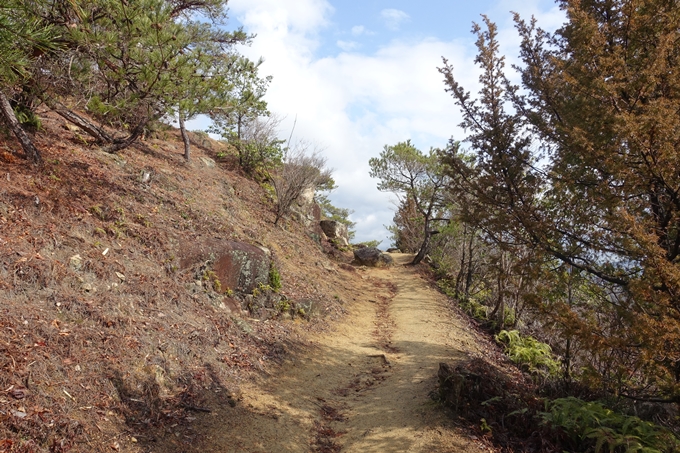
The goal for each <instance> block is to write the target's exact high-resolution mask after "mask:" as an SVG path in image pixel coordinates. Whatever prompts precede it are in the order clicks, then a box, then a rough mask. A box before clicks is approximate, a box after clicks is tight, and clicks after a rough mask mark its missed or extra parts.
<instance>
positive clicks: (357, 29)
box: [352, 25, 366, 36]
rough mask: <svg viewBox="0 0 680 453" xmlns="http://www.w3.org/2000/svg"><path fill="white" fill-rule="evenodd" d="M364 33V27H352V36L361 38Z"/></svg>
mask: <svg viewBox="0 0 680 453" xmlns="http://www.w3.org/2000/svg"><path fill="white" fill-rule="evenodd" d="M364 33H366V27H364V26H363V25H355V26H354V27H352V35H353V36H361V35H363V34H364Z"/></svg>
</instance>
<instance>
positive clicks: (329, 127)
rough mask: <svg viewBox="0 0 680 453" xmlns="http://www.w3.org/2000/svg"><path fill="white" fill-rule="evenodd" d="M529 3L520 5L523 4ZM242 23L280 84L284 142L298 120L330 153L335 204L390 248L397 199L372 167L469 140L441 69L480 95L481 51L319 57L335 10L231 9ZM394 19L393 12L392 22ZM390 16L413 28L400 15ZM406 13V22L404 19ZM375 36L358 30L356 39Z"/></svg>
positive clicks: (434, 44) (301, 0) (309, 3)
mask: <svg viewBox="0 0 680 453" xmlns="http://www.w3.org/2000/svg"><path fill="white" fill-rule="evenodd" d="M517 1H519V0H517ZM229 4H230V7H231V11H232V14H233V15H234V16H235V17H237V18H238V19H239V20H240V21H241V23H243V25H244V26H245V28H246V30H247V31H248V32H252V33H256V34H257V37H256V38H255V40H254V43H253V45H252V47H247V48H244V49H243V52H244V53H245V54H246V55H247V56H249V57H251V58H254V59H257V58H259V57H260V56H262V57H264V60H265V62H264V64H263V65H262V67H261V73H262V75H273V76H274V79H273V81H272V84H271V86H270V88H269V91H268V93H267V96H266V99H267V102H268V104H269V108H270V110H271V111H272V112H275V113H278V114H281V115H285V116H287V118H286V119H285V120H284V122H283V123H282V131H281V134H282V136H284V137H286V138H287V137H288V135H289V134H290V132H291V130H292V128H293V123H294V121H295V131H294V133H295V137H294V138H303V139H306V140H309V141H312V142H315V143H320V144H321V145H322V146H323V147H325V152H324V153H325V155H326V156H327V157H328V162H329V166H330V167H332V168H333V169H334V174H333V176H334V178H335V180H336V182H337V184H338V186H339V187H338V189H337V190H336V191H335V192H333V193H332V194H331V196H330V198H331V200H332V202H333V204H335V205H336V206H339V207H343V208H349V209H353V210H354V211H355V213H354V214H353V215H352V217H351V218H352V220H353V221H355V222H357V226H356V228H357V240H359V241H363V240H372V239H378V240H383V244H382V246H385V247H386V246H389V241H388V240H387V234H388V233H387V231H386V230H385V229H384V225H389V224H390V223H391V221H392V218H393V216H394V210H395V206H394V196H393V195H391V194H386V193H381V192H379V191H378V190H377V188H376V184H377V181H376V180H372V179H371V178H369V176H368V173H369V167H368V160H369V158H371V157H376V156H378V155H379V153H380V151H381V150H382V149H383V147H384V146H385V145H393V144H396V143H397V142H399V141H403V140H407V139H412V140H413V142H414V143H415V144H416V146H418V147H419V148H421V149H422V150H423V151H426V150H427V149H429V147H430V146H435V147H441V146H445V145H446V143H447V141H448V139H449V138H450V137H451V136H452V135H453V136H454V137H455V138H456V139H462V138H463V137H464V134H463V132H462V131H459V130H458V128H457V125H458V124H459V123H460V121H461V117H460V114H459V113H458V109H457V108H456V106H455V104H454V102H453V100H452V99H451V98H450V96H449V95H447V94H446V93H445V92H444V84H443V83H442V76H441V74H439V73H438V71H437V67H438V66H441V65H442V61H441V56H446V57H447V58H448V59H449V60H450V63H452V64H453V65H454V67H455V68H456V70H457V74H459V81H460V82H461V83H462V85H463V86H464V87H465V88H466V89H468V90H471V91H472V92H475V91H476V87H477V83H478V82H477V78H478V71H477V70H476V68H475V67H474V65H473V63H472V60H473V58H474V52H475V49H474V48H470V46H469V43H468V42H462V41H461V42H458V41H451V42H446V41H442V40H438V39H434V38H429V39H423V40H420V41H415V42H413V41H409V42H405V41H399V40H394V41H391V42H389V43H387V44H384V45H383V46H382V47H380V48H379V49H378V50H377V51H374V52H372V53H370V54H367V53H360V52H356V51H354V52H348V51H349V50H355V49H356V47H355V43H354V42H353V41H337V42H336V44H337V45H338V46H339V47H340V48H341V49H343V50H345V51H346V52H342V53H340V54H339V55H335V56H329V57H323V58H318V57H316V56H315V51H316V49H318V48H319V47H320V44H321V40H320V31H322V30H323V29H324V27H326V26H328V25H329V22H330V20H329V17H330V14H331V13H332V11H333V10H332V7H331V6H330V4H329V3H328V2H327V1H325V0H289V1H286V2H281V1H280V0H231V1H230V3H229ZM385 11H393V12H392V13H385ZM385 11H383V13H384V14H383V17H384V18H386V19H388V18H392V20H394V21H396V23H397V24H398V23H399V21H402V22H403V20H406V19H408V15H406V13H403V12H401V11H398V10H385ZM395 12H396V13H395ZM365 32H366V30H365V28H363V27H362V26H356V27H354V28H353V29H352V33H353V34H355V36H356V35H360V34H362V33H365Z"/></svg>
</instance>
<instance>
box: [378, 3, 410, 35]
mask: <svg viewBox="0 0 680 453" xmlns="http://www.w3.org/2000/svg"><path fill="white" fill-rule="evenodd" d="M380 18H381V19H382V20H383V22H384V23H385V27H387V28H388V29H389V30H393V31H396V30H399V27H401V24H402V23H404V22H406V21H408V20H409V19H410V18H411V16H409V15H408V14H406V13H405V12H404V11H401V10H399V9H392V8H389V9H383V10H382V11H380Z"/></svg>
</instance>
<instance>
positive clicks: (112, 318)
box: [0, 112, 355, 452]
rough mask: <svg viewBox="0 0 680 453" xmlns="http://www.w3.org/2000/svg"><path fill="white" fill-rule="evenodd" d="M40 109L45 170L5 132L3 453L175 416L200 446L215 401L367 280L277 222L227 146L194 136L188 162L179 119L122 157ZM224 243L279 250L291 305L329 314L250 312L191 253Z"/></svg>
mask: <svg viewBox="0 0 680 453" xmlns="http://www.w3.org/2000/svg"><path fill="white" fill-rule="evenodd" d="M40 115H41V117H42V118H43V128H44V129H43V130H42V131H41V132H39V133H38V134H37V136H36V144H37V145H38V146H39V148H40V149H41V150H42V152H43V157H44V161H45V164H44V166H43V167H40V168H35V167H31V166H30V165H28V164H27V163H26V162H25V161H23V160H20V159H17V158H16V157H14V155H13V154H12V152H11V151H12V150H18V149H19V146H18V145H17V144H16V143H15V142H14V141H13V140H12V139H10V138H8V137H6V136H5V137H2V138H0V162H1V164H0V168H1V172H2V173H1V174H0V176H1V177H0V353H1V355H0V391H1V393H0V451H2V450H5V451H22V452H23V451H26V452H28V451H36V452H37V451H83V452H85V451H88V452H97V451H112V449H113V450H121V451H123V450H124V451H147V450H149V449H151V450H153V448H151V447H150V445H153V442H154V441H155V440H156V439H160V438H163V437H164V434H165V431H166V429H168V428H169V427H171V426H172V427H173V428H172V432H173V433H175V434H176V436H177V438H178V439H179V440H181V441H182V442H186V443H191V442H193V441H194V440H195V436H196V433H195V432H193V431H192V429H191V427H190V425H189V424H188V423H186V420H187V419H188V418H190V417H191V416H192V414H194V413H201V412H202V411H203V410H204V409H205V408H204V407H203V406H202V404H203V401H204V400H206V398H211V399H214V395H215V394H216V393H215V391H217V394H219V395H221V396H220V397H221V398H222V399H223V401H224V403H225V404H228V405H235V404H237V403H238V401H237V399H238V386H239V383H240V382H242V381H243V379H246V378H248V377H249V376H251V375H252V374H253V373H255V372H258V373H259V372H266V371H267V370H268V369H269V368H270V367H271V365H270V364H271V363H272V362H276V361H278V360H280V358H281V357H282V356H283V355H284V354H285V350H286V349H291V348H295V345H297V344H302V343H303V341H304V340H303V337H301V334H300V332H307V331H313V330H318V329H323V328H324V326H325V325H326V323H327V321H326V320H328V319H334V318H335V317H336V316H338V315H339V314H340V313H341V312H342V311H343V308H342V305H343V301H344V298H346V297H348V296H346V295H345V294H349V293H348V291H350V290H351V283H349V282H350V281H351V278H355V277H348V276H349V275H350V274H351V272H350V271H348V270H344V269H342V268H341V267H339V266H338V265H337V263H335V264H334V263H333V262H331V261H330V260H329V259H328V258H327V256H326V255H324V254H323V253H322V250H321V248H320V246H319V245H318V244H317V243H316V242H314V240H312V239H311V238H310V236H311V235H310V234H309V232H308V231H307V230H306V229H305V228H304V227H303V226H302V225H300V224H299V223H296V222H293V221H288V222H285V223H284V225H282V226H281V225H280V226H278V227H274V225H273V219H274V214H273V212H272V208H271V201H270V198H269V197H268V195H267V193H266V192H265V190H263V189H262V188H261V187H260V186H259V185H258V184H257V183H255V182H253V181H252V180H250V179H247V178H245V177H244V176H243V175H241V174H240V173H239V171H238V167H237V165H236V164H235V162H234V158H233V156H232V155H230V152H229V150H228V149H226V148H222V147H221V146H223V145H220V144H218V143H217V142H212V141H210V140H207V139H205V138H201V137H199V136H194V139H195V141H196V142H197V143H202V144H203V145H202V146H201V147H199V146H194V147H193V159H192V162H190V163H185V162H184V160H183V158H182V146H181V141H180V139H179V133H178V132H177V131H175V130H172V129H171V130H168V131H165V132H159V133H157V134H156V135H157V137H158V138H153V139H151V138H147V139H146V140H144V141H142V142H141V143H140V144H139V145H137V146H135V147H133V148H130V149H127V150H125V151H123V152H121V153H119V154H118V155H112V154H107V153H105V152H103V151H102V150H101V149H100V148H99V147H98V146H96V145H93V144H90V143H88V142H87V140H86V139H85V138H84V136H83V135H82V134H80V133H79V132H78V130H74V129H73V128H72V127H71V126H68V125H67V124H66V123H65V122H64V121H63V120H62V119H60V118H59V117H56V116H54V115H52V114H50V113H49V112H40ZM218 156H219V157H218ZM215 161H216V165H213V164H214V163H215ZM226 240H231V241H240V242H244V243H248V244H252V245H257V246H260V247H265V248H267V249H269V251H271V255H272V260H273V262H274V266H275V267H276V268H277V269H278V271H279V272H280V274H281V280H282V283H283V287H282V289H281V294H282V295H284V296H286V297H287V301H289V302H286V307H281V309H282V310H285V309H286V308H289V307H288V304H293V305H294V304H296V303H298V302H304V304H306V305H304V306H305V307H311V306H314V307H315V308H314V313H316V316H314V317H311V320H310V316H309V315H310V313H307V311H310V310H309V309H308V310H307V311H304V310H298V311H294V312H293V313H292V315H293V316H292V317H293V319H292V320H290V319H284V318H290V317H291V316H290V314H286V315H284V314H283V313H270V314H269V315H268V316H266V318H271V319H263V318H262V317H260V319H252V314H251V313H248V312H242V311H241V307H239V306H238V304H236V303H235V302H234V299H233V298H231V297H228V294H226V295H225V294H220V293H218V292H217V291H216V290H219V289H220V288H219V287H218V285H216V284H215V285H214V284H212V283H213V282H212V281H211V277H210V275H211V274H210V262H206V263H202V264H201V263H197V264H196V263H194V265H191V266H184V265H183V264H182V258H183V256H185V255H186V253H187V250H189V251H190V250H191V247H192V244H201V243H208V242H209V241H226ZM206 241H208V242H206ZM348 278H349V280H348ZM224 290H225V288H222V291H224ZM131 433H135V436H136V437H135V438H134V439H132V437H133V436H132V435H131Z"/></svg>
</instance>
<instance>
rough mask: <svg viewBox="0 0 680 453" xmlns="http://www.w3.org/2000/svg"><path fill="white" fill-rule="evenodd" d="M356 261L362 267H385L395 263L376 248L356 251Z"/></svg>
mask: <svg viewBox="0 0 680 453" xmlns="http://www.w3.org/2000/svg"><path fill="white" fill-rule="evenodd" d="M354 261H355V262H356V263H357V264H360V265H362V266H370V267H385V266H391V265H392V263H393V262H394V261H393V260H392V257H391V256H389V255H387V254H385V253H383V252H381V251H380V250H378V249H377V248H375V247H364V248H360V249H357V250H355V251H354Z"/></svg>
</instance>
